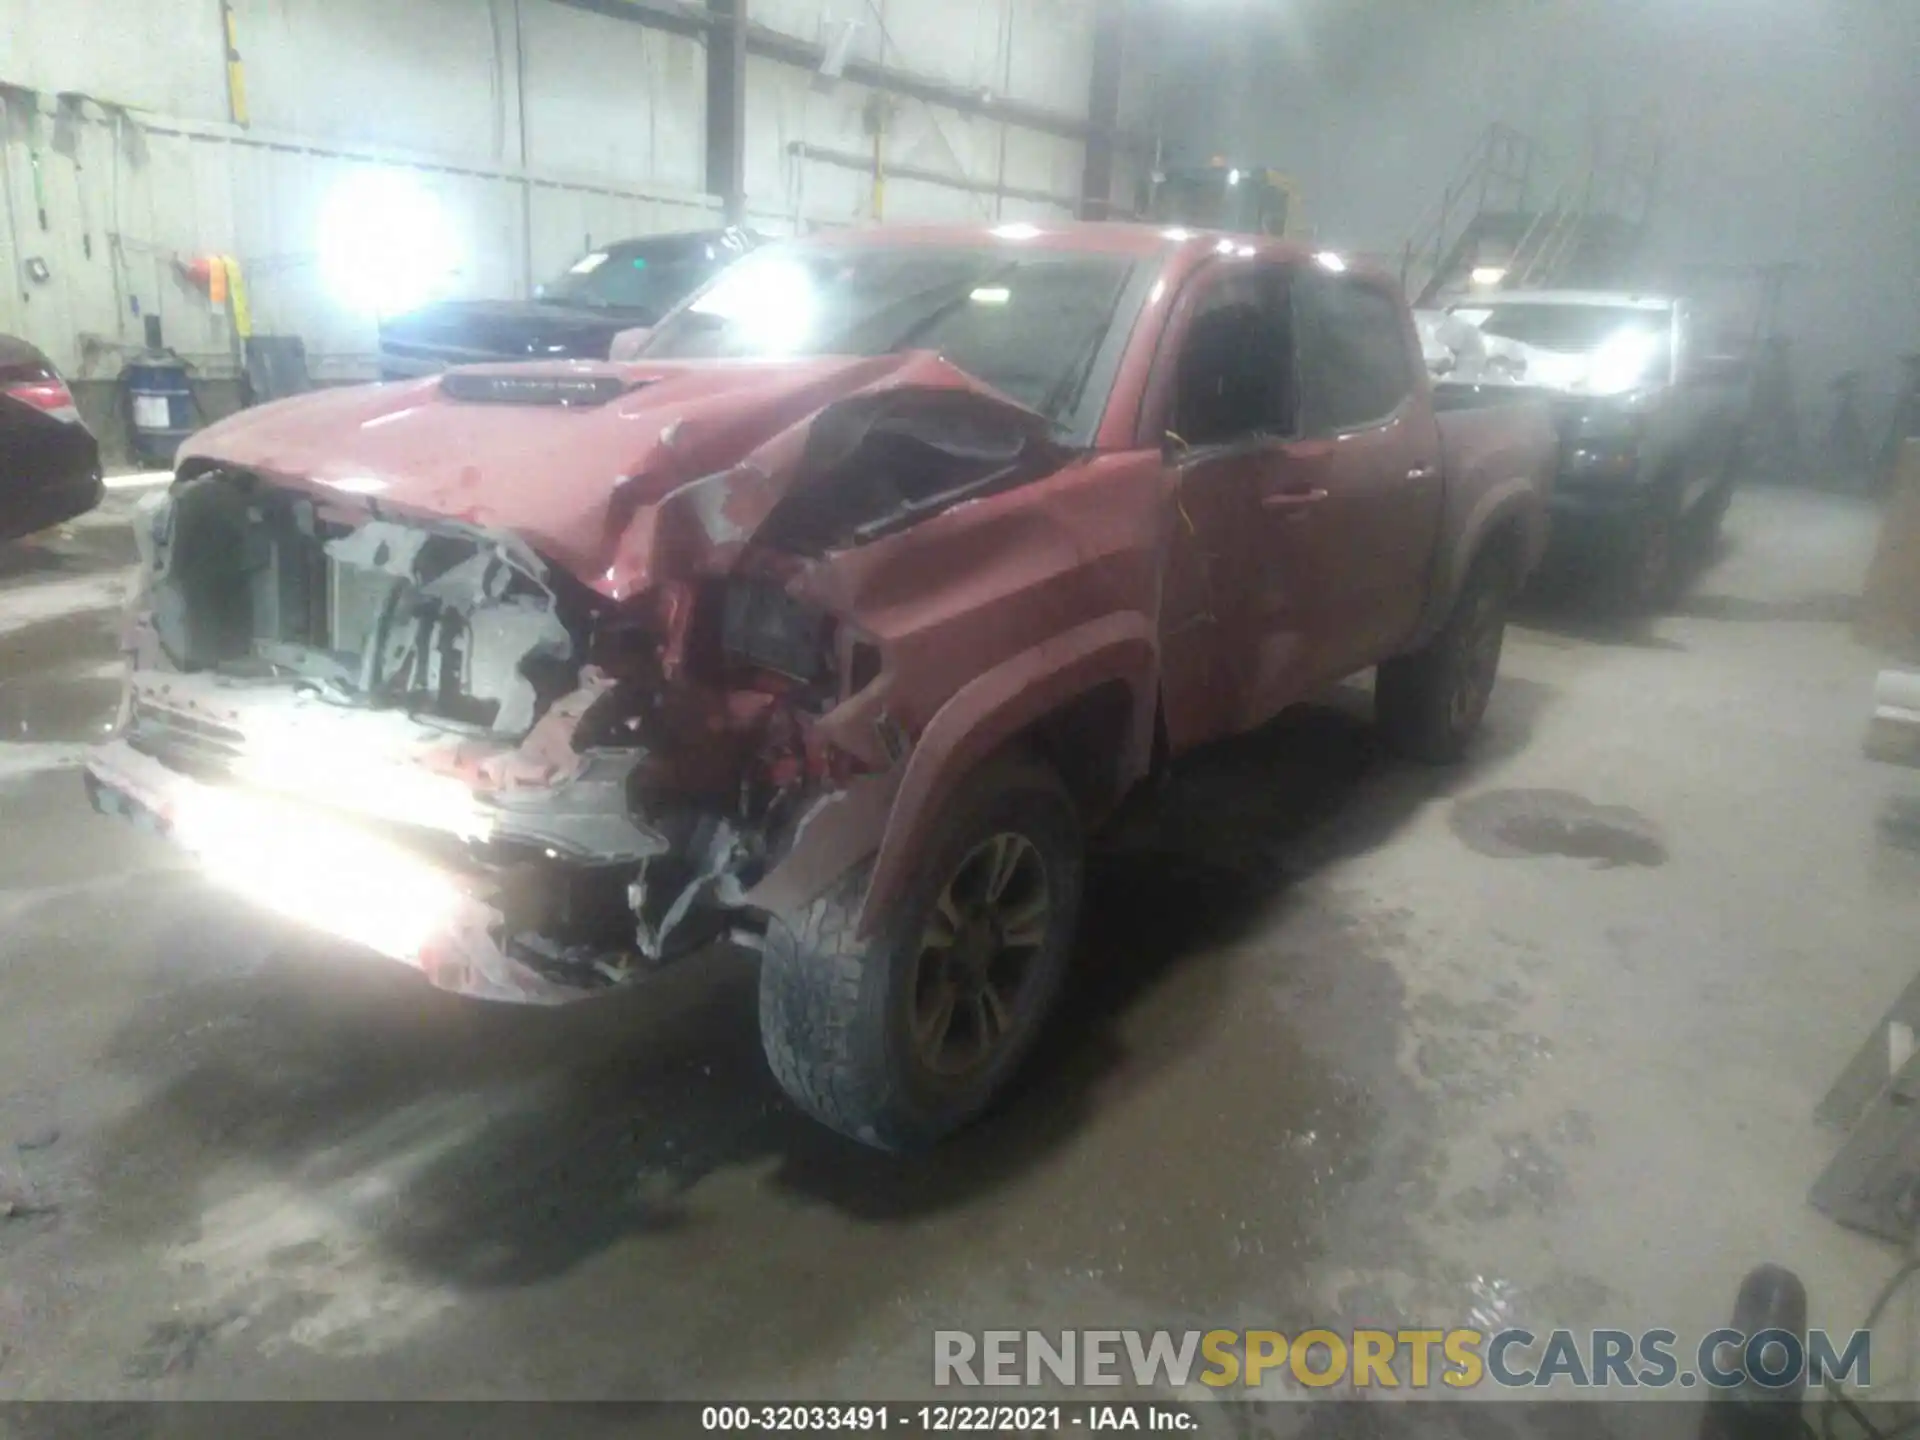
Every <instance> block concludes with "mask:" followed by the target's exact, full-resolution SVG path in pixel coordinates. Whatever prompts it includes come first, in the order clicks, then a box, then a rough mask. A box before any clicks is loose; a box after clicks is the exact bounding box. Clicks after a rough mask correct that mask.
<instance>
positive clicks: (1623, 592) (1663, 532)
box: [1611, 495, 1681, 615]
mask: <svg viewBox="0 0 1920 1440" xmlns="http://www.w3.org/2000/svg"><path fill="white" fill-rule="evenodd" d="M1680 574H1681V565H1680V505H1679V501H1678V498H1677V497H1676V496H1672V495H1662V496H1660V497H1659V498H1657V499H1656V500H1655V501H1654V503H1653V504H1652V505H1651V506H1650V507H1648V509H1647V511H1646V513H1645V514H1643V515H1641V516H1640V517H1639V518H1638V519H1636V520H1635V521H1634V523H1633V526H1632V528H1631V529H1630V530H1629V531H1628V532H1627V534H1626V536H1625V538H1624V541H1623V543H1622V545H1621V548H1620V551H1619V553H1618V554H1617V555H1616V556H1615V557H1614V560H1613V575H1612V577H1611V579H1612V585H1611V590H1612V595H1611V599H1612V602H1613V608H1614V609H1616V610H1619V611H1621V612H1623V613H1625V614H1628V615H1650V614H1653V613H1655V612H1657V611H1659V610H1663V609H1665V608H1666V607H1667V606H1668V605H1671V604H1672V603H1673V600H1674V596H1675V594H1676V592H1677V591H1678V590H1679V588H1680Z"/></svg>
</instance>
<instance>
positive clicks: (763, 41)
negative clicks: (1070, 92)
mask: <svg viewBox="0 0 1920 1440" xmlns="http://www.w3.org/2000/svg"><path fill="white" fill-rule="evenodd" d="M554 3H555V4H557V5H565V6H568V7H569V8H571V9H575V10H587V11H591V12H592V13H594V14H596V15H608V16H612V17H613V18H615V19H618V20H628V21H632V22H633V23H635V24H638V25H646V26H650V27H651V28H653V29H656V30H665V31H668V32H670V33H672V34H675V35H686V36H691V37H695V38H699V39H706V38H708V36H709V35H710V33H711V32H712V31H714V30H715V29H717V28H720V27H722V26H724V25H727V24H729V23H730V22H728V21H726V20H724V19H721V18H720V17H718V16H716V15H715V14H714V13H713V12H711V11H709V10H708V9H707V8H706V7H705V6H704V5H693V4H688V3H686V0H554ZM744 28H745V31H746V48H747V53H748V54H750V55H757V56H759V57H760V58H761V59H764V60H776V61H779V62H780V63H781V64H783V65H791V66H793V67H794V68H795V69H798V70H814V71H817V70H818V69H819V68H820V65H821V62H822V61H824V60H825V58H826V51H825V48H824V47H823V46H821V45H817V44H815V43H814V42H813V41H811V40H803V39H801V38H800V37H799V36H797V35H789V34H787V33H786V32H785V31H781V30H775V29H773V28H772V27H770V26H767V25H762V24H760V23H758V22H757V21H748V22H747V24H746V25H745V27H744ZM843 73H844V75H845V78H846V79H847V80H849V81H851V82H852V83H853V84H855V85H864V86H867V87H868V88H869V89H874V90H884V91H886V92H888V93H889V94H893V95H904V96H907V97H908V98H910V99H914V100H923V101H925V102H926V103H927V104H929V105H939V106H941V107H943V108H945V109H948V110H958V111H960V112H961V113H963V114H967V115H981V116H985V117H987V118H989V119H993V120H1000V121H1004V122H1005V123H1006V124H1009V125H1017V126H1019V127H1020V128H1021V129H1023V130H1037V131H1040V132H1041V133H1043V134H1047V135H1058V136H1061V137H1062V138H1063V139H1068V140H1080V141H1088V140H1093V139H1095V138H1101V137H1104V138H1106V139H1108V140H1109V141H1110V142H1111V143H1112V144H1113V145H1114V146H1116V147H1117V148H1120V149H1137V148H1140V147H1142V146H1145V147H1146V148H1149V149H1150V148H1151V143H1150V142H1148V141H1146V140H1145V139H1144V138H1143V137H1140V136H1135V135H1131V134H1128V133H1127V132H1125V131H1123V130H1121V129H1120V128H1119V127H1118V126H1117V125H1114V124H1111V123H1107V124H1100V123H1093V122H1089V121H1088V120H1087V119H1086V118H1084V117H1082V116H1079V115H1073V114H1069V113H1068V112H1066V111H1064V110H1055V109H1052V108H1050V107H1048V106H1045V105H1033V104H1030V103H1028V102H1027V101H1025V100H1015V99H1012V98H1010V97H1008V96H1005V95H996V94H994V93H993V92H992V91H991V90H986V89H970V88H968V87H966V86H962V85H954V84H952V83H950V82H948V81H945V80H939V79H935V78H934V77H933V76H930V75H921V74H917V73H915V72H914V71H911V70H902V69H899V68H898V67H896V66H892V65H885V64H881V63H879V62H877V61H872V60H863V59H859V58H849V59H848V61H847V64H846V69H845V71H844V72H843ZM1096 118H1097V117H1096Z"/></svg>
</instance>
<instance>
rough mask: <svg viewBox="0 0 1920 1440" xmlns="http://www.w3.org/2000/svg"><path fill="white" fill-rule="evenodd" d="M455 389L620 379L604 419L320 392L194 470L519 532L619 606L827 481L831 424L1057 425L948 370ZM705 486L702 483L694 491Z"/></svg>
mask: <svg viewBox="0 0 1920 1440" xmlns="http://www.w3.org/2000/svg"><path fill="white" fill-rule="evenodd" d="M453 373H455V374H459V375H471V376H485V375H513V376H529V377H536V378H578V379H606V378H613V379H617V380H618V381H620V382H621V383H622V384H624V385H625V386H626V387H627V389H626V390H625V392H624V393H622V394H620V395H619V396H617V397H616V398H615V399H613V400H612V401H610V402H608V403H605V404H599V405H575V406H565V405H558V404H529V403H512V402H502V401H472V400H459V399H455V398H453V397H452V396H450V395H448V394H447V393H445V391H444V390H443V389H442V387H441V381H442V379H443V378H444V377H440V376H435V377H433V378H431V379H426V380H417V381H408V382H404V383H400V384H391V385H364V386H352V387H348V388H342V389H334V390H325V391H319V392H316V393H313V394H309V395H302V396H297V397H295V398H293V399H289V400H282V401H278V402H275V403H273V404H270V405H262V406H259V407H257V408H255V409H252V410H243V411H241V412H240V413H239V414H237V415H234V416H231V417H230V418H228V419H226V420H223V421H221V422H219V423H218V424H216V425H213V426H211V427H209V428H208V429H206V430H204V431H202V432H201V433H200V434H199V435H197V436H195V437H194V438H193V439H192V440H191V441H189V442H188V443H187V445H186V446H185V447H183V449H182V450H181V454H180V460H181V464H182V467H183V469H186V468H191V469H195V470H201V469H207V468H210V467H211V466H232V467H235V468H238V469H244V470H250V471H253V472H255V473H257V474H259V475H261V476H263V477H265V478H267V479H270V480H272V481H274V482H276V483H279V484H285V485H291V486H295V487H298V488H303V489H307V490H309V491H312V492H314V493H315V494H317V495H321V496H323V497H329V498H333V499H336V500H338V501H341V502H343V503H348V504H352V505H356V506H364V507H365V508H367V509H369V510H371V511H374V512H377V513H390V514H400V515H413V516H417V517H429V518H441V519H451V520H457V521H460V522H463V523H465V524H470V525H476V526H482V527H486V528H491V529H501V530H507V531H511V532H513V533H514V534H516V535H518V536H519V537H520V538H521V539H522V540H524V541H525V542H526V543H527V544H529V545H530V546H532V547H533V549H535V550H536V551H538V552H539V553H540V554H542V555H543V556H545V557H546V558H547V559H548V560H549V561H552V562H554V563H556V564H559V565H561V566H563V567H565V568H566V569H567V570H568V571H570V572H571V573H572V574H573V575H574V576H575V577H576V578H578V579H579V580H581V581H582V582H584V583H585V584H587V585H589V586H591V587H593V588H594V589H596V590H599V591H601V592H602V593H604V594H606V595H608V596H610V597H611V598H614V599H621V598H624V597H626V596H628V595H631V594H634V593H637V592H638V591H639V590H641V589H644V588H646V587H647V586H648V585H650V584H651V583H653V582H654V581H655V580H657V579H660V578H663V574H664V572H665V571H666V570H667V569H669V568H671V569H673V570H676V571H685V570H711V569H714V568H718V567H721V566H724V564H726V563H728V562H729V561H730V559H731V558H732V556H733V555H735V554H737V553H738V550H739V548H740V547H741V546H742V545H743V544H744V543H745V541H746V540H747V539H748V538H749V537H750V536H751V534H752V532H753V530H754V529H755V528H757V526H758V525H759V524H760V523H761V522H762V521H763V520H765V518H766V517H767V515H768V514H769V513H770V512H771V511H772V509H773V507H774V506H775V505H776V504H777V503H778V502H779V500H780V499H781V498H782V497H783V496H784V495H785V494H786V493H787V491H788V490H789V489H791V488H792V487H793V486H795V485H796V484H800V483H804V482H805V481H806V480H808V479H809V478H810V476H811V475H813V474H817V473H818V469H819V467H818V466H817V465H812V466H810V464H809V454H810V447H809V440H810V437H811V433H812V431H813V429H814V427H815V425H816V423H817V422H818V420H819V419H820V418H821V416H822V415H823V414H826V413H828V412H829V411H834V410H838V409H841V408H842V407H847V406H852V407H853V409H855V410H860V411H864V412H866V413H870V414H871V413H882V412H884V411H886V410H888V409H897V408H899V407H900V406H908V407H911V406H912V405H914V404H916V403H918V402H919V400H921V399H922V398H932V399H935V400H938V399H943V398H950V397H951V396H953V395H954V394H955V393H956V392H958V393H961V394H964V395H968V396H971V397H973V407H972V408H974V409H976V410H984V411H986V412H987V413H989V414H991V415H992V416H993V418H994V419H995V420H996V421H997V422H1003V423H1004V428H1007V429H1010V430H1014V431H1017V432H1018V433H1020V434H1022V435H1024V436H1026V437H1028V438H1029V439H1030V440H1031V442H1032V443H1035V444H1040V445H1045V444H1049V443H1050V442H1049V441H1048V440H1047V439H1046V436H1047V430H1048V426H1047V422H1046V420H1045V419H1043V418H1042V417H1041V416H1039V415H1037V414H1035V413H1034V412H1032V411H1030V410H1027V409H1025V408H1024V407H1022V406H1020V405H1017V404H1015V403H1014V402H1013V401H1011V400H1008V399H1006V398H1005V397H1004V396H1002V395H1000V394H999V393H998V392H997V391H994V390H992V389H990V388H988V387H987V386H985V385H983V384H981V383H980V382H979V381H977V380H975V379H973V378H972V377H971V376H969V375H967V374H965V373H964V372H962V371H960V370H958V369H956V368H954V367H953V366H952V365H949V364H948V363H947V362H946V361H944V360H941V359H940V358H938V357H937V356H934V355H931V354H927V353H924V352H915V353H908V354H899V355H881V356H876V357H873V358H869V359H844V358H830V359H807V360H784V361H685V362H646V361H639V362H635V363H632V364H624V365H614V364H608V363H594V362H573V363H556V364H550V365H511V366H508V365H502V366H477V367H471V368H468V369H465V370H461V371H456V372H453ZM694 482H704V483H698V484H696V483H694Z"/></svg>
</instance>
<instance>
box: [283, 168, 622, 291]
mask: <svg viewBox="0 0 1920 1440" xmlns="http://www.w3.org/2000/svg"><path fill="white" fill-rule="evenodd" d="M316 239H317V242H318V243H317V244H316V246H315V249H316V250H317V251H318V259H319V266H320V278H321V282H322V283H323V284H324V285H325V287H326V289H327V290H328V292H329V293H331V294H332V296H333V297H334V299H335V300H336V301H338V302H339V303H340V304H342V305H345V306H346V307H348V308H349V309H352V310H357V311H362V312H366V313H371V314H375V315H393V314H397V313H399V312H401V311H404V310H411V309H413V308H415V307H416V306H419V305H424V304H425V303H426V302H427V301H429V300H432V299H435V298H436V297H438V296H440V295H442V294H445V293H446V292H447V291H448V290H450V289H451V288H452V284H453V279H454V276H455V275H456V274H457V273H458V271H459V268H460V259H461V256H460V242H459V238H458V236H457V235H456V234H455V231H454V228H453V224H452V222H451V221H450V220H449V219H448V217H447V212H446V209H445V207H443V206H442V205H441V203H440V200H439V198H438V197H437V196H436V195H434V194H433V192H432V191H430V190H428V189H427V188H426V187H425V186H424V185H422V184H421V183H420V182H419V181H418V180H417V179H415V178H414V176H413V175H412V174H410V173H409V172H407V171H405V170H391V169H360V170H351V171H349V172H348V173H347V174H346V175H345V176H343V177H342V178H341V179H340V181H339V182H338V183H337V184H336V185H335V186H334V187H333V189H332V190H330V191H329V192H328V193H327V195H326V198H325V200H324V201H323V202H322V204H321V208H320V227H319V234H318V236H317V237H316ZM589 258H591V257H589ZM599 258H600V259H601V260H604V259H605V258H606V257H605V256H604V255H601V256H600V257H599ZM582 263H583V264H584V263H585V262H582ZM574 268H575V270H576V271H577V270H579V269H580V266H578V265H576V266H575V267H574Z"/></svg>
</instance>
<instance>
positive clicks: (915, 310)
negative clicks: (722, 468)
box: [646, 246, 1132, 423]
mask: <svg viewBox="0 0 1920 1440" xmlns="http://www.w3.org/2000/svg"><path fill="white" fill-rule="evenodd" d="M1131 270H1132V266H1131V263H1130V262H1129V261H1127V260H1125V259H1124V258H1120V257H1116V256H1111V255H1084V254H1067V253H1053V254H1036V253H1033V252H1024V251H1020V250H1017V249H1015V248H1013V247H995V246H981V247H978V248H974V249H966V250H934V249H927V248H923V247H918V246H915V247H912V248H905V249H892V250H880V249H873V250H869V249H864V248H863V249H838V248H836V249H831V250H807V249H804V248H790V249H780V250H769V251H763V252H761V253H760V254H758V255H756V256H753V257H752V258H750V259H747V260H743V261H742V262H741V263H740V264H739V265H738V266H736V267H735V268H734V269H732V270H730V271H728V272H727V274H726V275H724V276H723V277H721V278H720V279H719V280H718V281H716V282H715V284H714V285H713V286H712V288H711V289H709V290H708V291H707V292H706V293H705V294H704V295H702V296H700V298H699V299H697V300H696V301H694V303H693V304H691V305H689V306H687V307H686V308H685V309H684V310H682V311H681V312H680V313H679V314H677V315H675V316H673V317H672V318H670V319H669V320H668V321H667V322H666V323H665V324H664V325H662V326H661V327H660V328H659V329H658V330H657V331H655V332H654V336H653V339H652V340H651V341H650V342H649V343H648V345H647V349H646V354H647V357H648V358H649V359H720V358H728V359H744V358H762V357H769V356H780V355H882V354H886V353H888V352H890V351H897V350H934V351H937V352H939V353H940V355H942V356H943V357H944V358H945V359H946V360H948V361H949V362H950V363H951V364H953V365H955V366H957V367H959V368H960V369H962V370H965V371H966V372H967V373H968V374H970V375H973V376H974V377H976V378H977V379H980V380H983V381H985V382H986V383H987V384H989V385H991V386H993V387H994V388H995V389H997V390H999V391H1001V392H1002V393H1003V394H1005V395H1008V396H1010V397H1011V398H1013V399H1015V400H1018V401H1020V402H1021V403H1022V404H1024V405H1026V406H1028V407H1030V408H1032V409H1034V410H1037V411H1039V412H1040V413H1041V414H1042V415H1045V416H1047V417H1048V418H1049V419H1051V420H1054V421H1055V422H1057V423H1058V422H1062V421H1063V420H1064V417H1065V416H1067V415H1069V414H1071V413H1072V412H1073V411H1074V409H1075V408H1076V406H1077V404H1078V402H1079V399H1080V394H1081V391H1082V389H1083V388H1084V386H1085V384H1086V377H1087V372H1088V371H1089V370H1090V368H1091V367H1092V364H1093V360H1094V357H1095V356H1096V355H1097V354H1098V353H1099V350H1100V347H1101V342H1102V341H1103V340H1104V339H1105V338H1106V336H1107V333H1108V330H1109V329H1110V328H1111V326H1112V324H1113V321H1114V314H1115V311H1116V309H1117V308H1118V303H1119V300H1120V296H1121V293H1122V291H1123V290H1124V289H1125V286H1126V282H1127V279H1128V276H1129V274H1130V273H1131Z"/></svg>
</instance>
